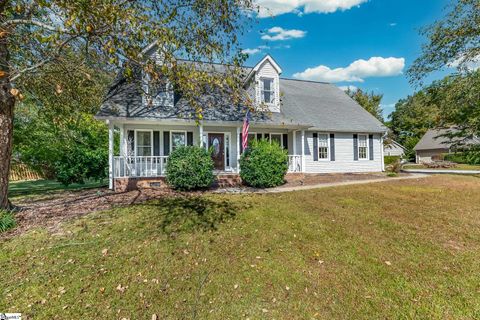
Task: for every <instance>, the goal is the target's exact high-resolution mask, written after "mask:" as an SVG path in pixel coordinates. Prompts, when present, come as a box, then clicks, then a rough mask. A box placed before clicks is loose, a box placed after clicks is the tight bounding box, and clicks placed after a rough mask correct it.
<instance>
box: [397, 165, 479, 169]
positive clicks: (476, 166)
mask: <svg viewBox="0 0 480 320" xmlns="http://www.w3.org/2000/svg"><path fill="white" fill-rule="evenodd" d="M402 168H403V169H431V168H428V167H427V166H425V165H423V164H407V165H404V166H403V167H402ZM435 170H480V165H470V164H457V166H456V167H455V168H435Z"/></svg>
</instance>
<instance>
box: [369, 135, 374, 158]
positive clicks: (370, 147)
mask: <svg viewBox="0 0 480 320" xmlns="http://www.w3.org/2000/svg"><path fill="white" fill-rule="evenodd" d="M368 150H369V151H370V160H373V134H370V135H368Z"/></svg>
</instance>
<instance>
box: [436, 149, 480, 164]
mask: <svg viewBox="0 0 480 320" xmlns="http://www.w3.org/2000/svg"><path fill="white" fill-rule="evenodd" d="M443 158H444V160H445V161H450V162H455V163H459V164H471V165H478V164H480V150H479V149H478V148H472V149H471V150H467V151H464V152H457V153H445V154H444V155H443Z"/></svg>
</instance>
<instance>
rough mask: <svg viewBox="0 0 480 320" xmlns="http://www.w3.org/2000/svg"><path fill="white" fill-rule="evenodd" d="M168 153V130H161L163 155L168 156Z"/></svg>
mask: <svg viewBox="0 0 480 320" xmlns="http://www.w3.org/2000/svg"><path fill="white" fill-rule="evenodd" d="M169 154H170V131H164V132H163V155H164V156H168V155H169Z"/></svg>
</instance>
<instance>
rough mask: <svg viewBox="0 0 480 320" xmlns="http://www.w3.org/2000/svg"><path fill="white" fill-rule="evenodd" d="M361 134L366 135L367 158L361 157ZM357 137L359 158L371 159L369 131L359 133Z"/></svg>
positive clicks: (363, 159)
mask: <svg viewBox="0 0 480 320" xmlns="http://www.w3.org/2000/svg"><path fill="white" fill-rule="evenodd" d="M360 136H365V141H366V144H367V145H366V148H367V151H366V157H365V158H361V157H360ZM357 139H358V142H357V153H358V160H359V161H369V160H370V157H369V155H370V146H369V138H368V133H357Z"/></svg>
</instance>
